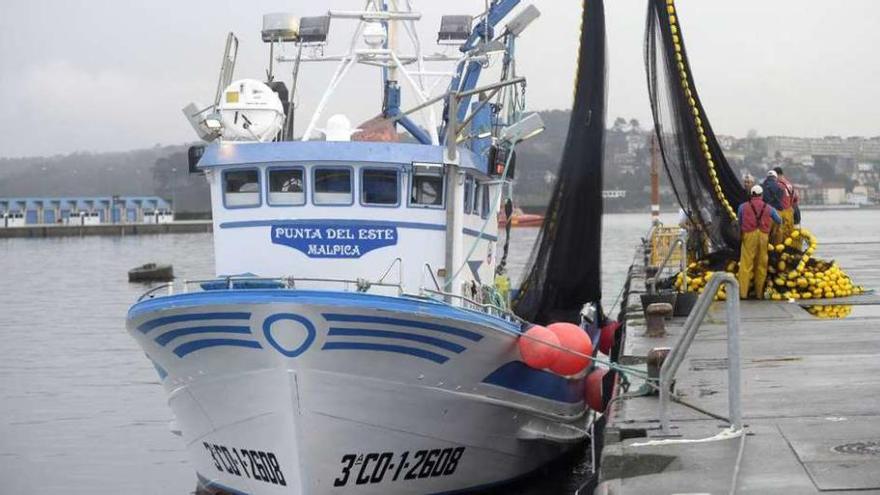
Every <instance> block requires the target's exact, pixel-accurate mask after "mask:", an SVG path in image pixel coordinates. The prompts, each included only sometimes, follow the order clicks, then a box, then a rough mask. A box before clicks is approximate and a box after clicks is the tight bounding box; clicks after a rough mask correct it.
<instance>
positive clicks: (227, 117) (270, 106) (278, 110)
mask: <svg viewBox="0 0 880 495" xmlns="http://www.w3.org/2000/svg"><path fill="white" fill-rule="evenodd" d="M218 111H219V113H220V120H221V122H222V124H223V129H222V137H223V139H224V140H227V141H261V142H264V141H271V140H272V139H274V138H275V136H277V135H278V132H279V131H281V127H282V126H283V125H284V106H283V105H282V104H281V99H279V98H278V95H277V94H276V93H275V92H274V91H272V88H270V87H269V86H267V85H266V84H264V83H263V82H260V81H257V80H256V79H240V80H238V81H234V82H233V83H232V84H230V85H229V86H227V87H226V89H225V90H224V91H223V97H222V98H221V99H220V105H219V107H218Z"/></svg>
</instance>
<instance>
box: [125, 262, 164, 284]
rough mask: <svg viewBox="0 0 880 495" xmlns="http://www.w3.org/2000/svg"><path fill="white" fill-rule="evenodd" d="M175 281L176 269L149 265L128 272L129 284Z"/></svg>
mask: <svg viewBox="0 0 880 495" xmlns="http://www.w3.org/2000/svg"><path fill="white" fill-rule="evenodd" d="M171 280H174V267H172V266H171V265H160V264H157V263H147V264H146V265H141V266H139V267H137V268H132V269H131V270H129V271H128V281H129V282H169V281H171Z"/></svg>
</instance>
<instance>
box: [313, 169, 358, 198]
mask: <svg viewBox="0 0 880 495" xmlns="http://www.w3.org/2000/svg"><path fill="white" fill-rule="evenodd" d="M314 190H315V192H314V194H313V195H312V196H313V199H312V201H313V202H314V203H315V204H316V205H350V204H352V203H353V202H354V194H353V193H352V176H351V169H349V168H327V167H321V168H316V169H315V185H314Z"/></svg>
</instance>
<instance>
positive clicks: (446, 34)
mask: <svg viewBox="0 0 880 495" xmlns="http://www.w3.org/2000/svg"><path fill="white" fill-rule="evenodd" d="M473 21H474V18H473V17H471V16H469V15H444V16H443V17H441V18H440V31H439V32H438V33H437V43H438V44H440V45H460V44H462V43H464V42H465V41H467V40H468V38H470V36H471V24H472V23H473Z"/></svg>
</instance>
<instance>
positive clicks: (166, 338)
mask: <svg viewBox="0 0 880 495" xmlns="http://www.w3.org/2000/svg"><path fill="white" fill-rule="evenodd" d="M199 333H235V334H249V333H251V327H247V326H234V325H213V326H204V327H184V328H178V329H175V330H169V331H167V332H165V333H163V334H161V335H159V336H158V337H156V343H157V344H159V345H161V346H165V345H167V344H168V343H169V342H171V341H172V340H174V339H176V338H178V337H184V336H187V335H195V334H199Z"/></svg>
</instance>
